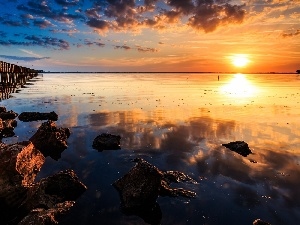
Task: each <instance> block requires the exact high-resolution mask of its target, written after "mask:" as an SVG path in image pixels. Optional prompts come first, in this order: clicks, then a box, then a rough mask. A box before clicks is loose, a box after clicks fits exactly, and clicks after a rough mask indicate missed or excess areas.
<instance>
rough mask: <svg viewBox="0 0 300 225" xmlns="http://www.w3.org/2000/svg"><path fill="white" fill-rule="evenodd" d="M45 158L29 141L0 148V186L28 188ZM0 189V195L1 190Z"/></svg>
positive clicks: (3, 187) (3, 145)
mask: <svg viewBox="0 0 300 225" xmlns="http://www.w3.org/2000/svg"><path fill="white" fill-rule="evenodd" d="M44 161H45V157H44V156H43V154H42V153H41V152H40V151H39V150H37V149H36V148H35V146H34V145H33V144H32V143H31V142H30V141H24V142H20V143H16V144H11V145H5V144H2V145H1V146H0V162H1V163H0V184H1V186H2V189H5V186H9V185H15V184H17V185H23V186H30V185H31V184H32V183H33V182H34V179H35V177H36V174H37V173H38V172H39V171H40V169H41V167H42V165H43V164H44ZM2 189H0V193H1V190H2Z"/></svg>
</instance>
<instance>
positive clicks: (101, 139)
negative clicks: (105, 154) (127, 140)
mask: <svg viewBox="0 0 300 225" xmlns="http://www.w3.org/2000/svg"><path fill="white" fill-rule="evenodd" d="M120 140H121V136H119V135H113V134H106V133H103V134H100V135H99V136H97V137H96V138H95V139H94V141H93V148H94V149H97V150H98V151H103V150H118V149H121V147H120Z"/></svg>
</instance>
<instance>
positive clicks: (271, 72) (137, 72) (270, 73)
mask: <svg viewBox="0 0 300 225" xmlns="http://www.w3.org/2000/svg"><path fill="white" fill-rule="evenodd" d="M40 73H138V74H139V73H149V74H153V73H165V74H170V73H178V74H184V73H188V74H193V73H197V74H207V73H209V74H236V73H242V72H101V71H97V72H79V71H68V72H62V71H56V72H55V71H47V72H46V71H43V72H40ZM242 74H298V73H296V72H253V73H242Z"/></svg>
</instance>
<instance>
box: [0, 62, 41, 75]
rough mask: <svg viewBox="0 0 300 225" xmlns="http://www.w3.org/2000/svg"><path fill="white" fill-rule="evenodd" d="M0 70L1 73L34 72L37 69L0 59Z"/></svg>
mask: <svg viewBox="0 0 300 225" xmlns="http://www.w3.org/2000/svg"><path fill="white" fill-rule="evenodd" d="M0 72H1V73H27V74H30V73H31V74H36V73H37V72H38V71H37V70H34V69H30V68H27V67H23V66H18V65H15V64H11V63H7V62H3V61H0Z"/></svg>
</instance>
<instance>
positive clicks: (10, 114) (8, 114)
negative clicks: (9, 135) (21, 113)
mask: <svg viewBox="0 0 300 225" xmlns="http://www.w3.org/2000/svg"><path fill="white" fill-rule="evenodd" d="M17 116H18V113H16V112H14V111H12V110H11V111H8V112H6V111H5V112H0V118H1V119H2V120H11V119H15V118H16V117H17Z"/></svg>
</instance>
